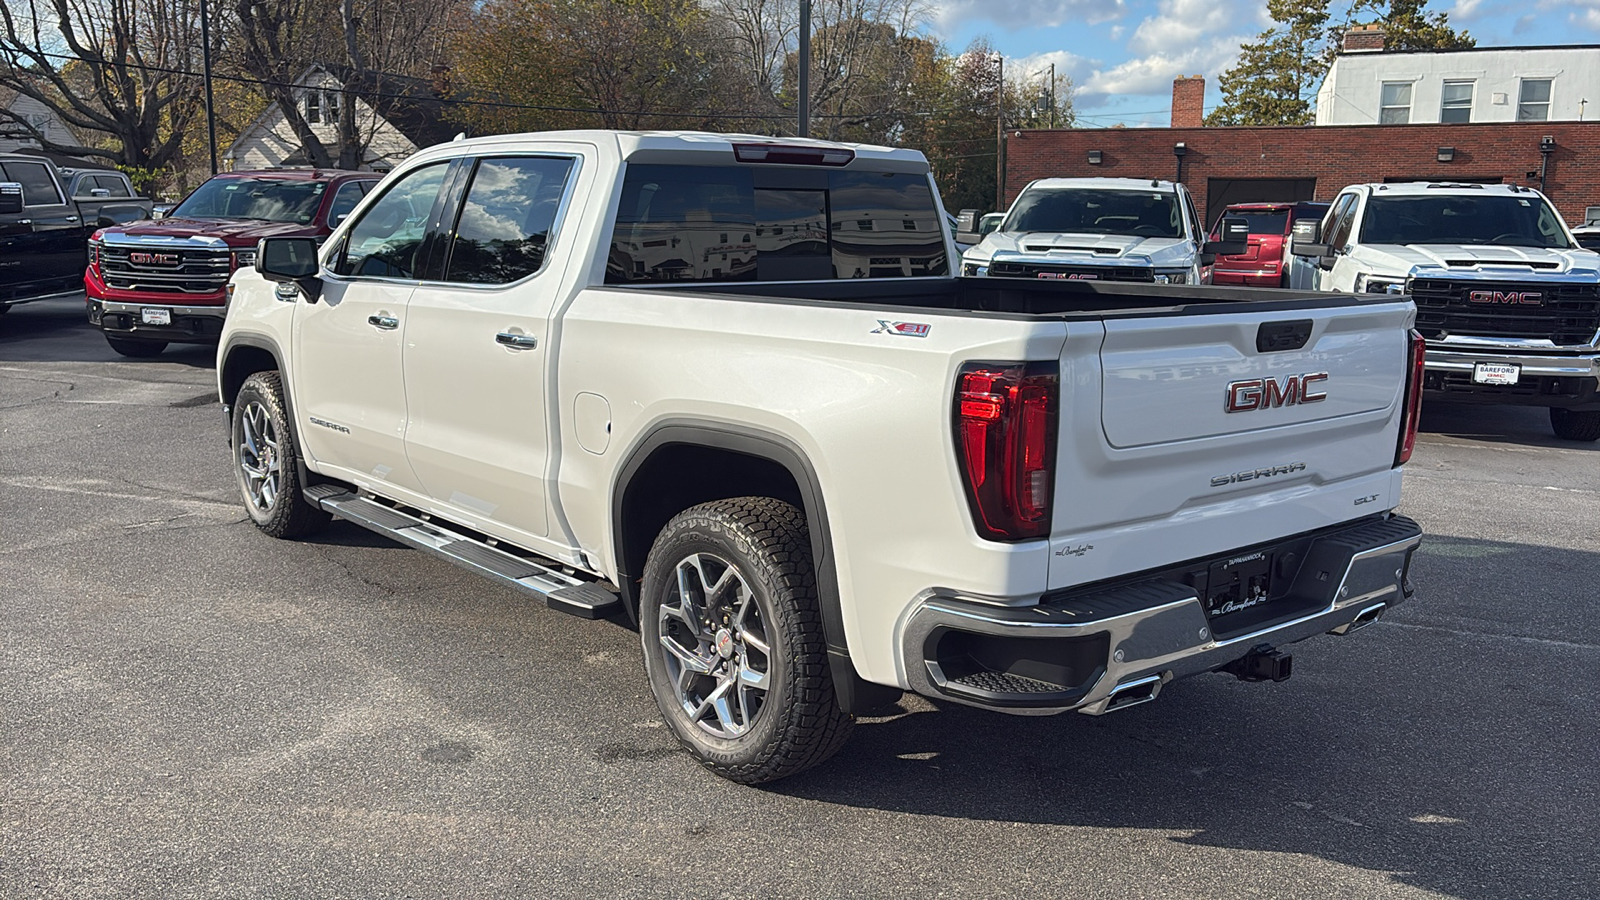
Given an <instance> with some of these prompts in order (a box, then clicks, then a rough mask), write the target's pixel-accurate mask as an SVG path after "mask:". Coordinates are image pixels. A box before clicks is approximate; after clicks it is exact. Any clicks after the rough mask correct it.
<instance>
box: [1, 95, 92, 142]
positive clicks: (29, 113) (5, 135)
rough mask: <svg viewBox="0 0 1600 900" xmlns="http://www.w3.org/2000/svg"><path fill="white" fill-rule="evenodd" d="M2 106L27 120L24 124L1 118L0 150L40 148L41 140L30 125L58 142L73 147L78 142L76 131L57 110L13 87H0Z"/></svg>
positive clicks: (24, 120)
mask: <svg viewBox="0 0 1600 900" xmlns="http://www.w3.org/2000/svg"><path fill="white" fill-rule="evenodd" d="M0 109H5V110H7V111H8V112H10V113H11V114H12V115H14V116H16V117H17V118H20V119H21V120H22V121H23V122H26V123H27V127H25V126H23V125H20V124H18V123H17V122H14V121H0V153H9V152H11V151H13V150H17V149H21V148H30V149H37V148H38V147H39V139H38V138H36V137H34V136H33V133H32V132H31V131H29V130H28V128H29V127H32V128H34V129H37V130H38V131H39V132H40V133H42V134H43V135H44V136H45V137H46V138H48V139H49V140H51V141H53V142H55V143H56V144H59V145H63V146H68V147H71V146H73V145H75V144H77V143H79V141H78V135H77V133H75V132H74V131H73V130H72V129H71V128H70V127H68V126H67V123H66V122H64V121H62V119H61V116H60V115H59V114H58V113H57V112H56V111H55V110H53V109H51V108H50V107H48V106H46V105H44V104H43V103H40V102H39V101H37V100H35V99H33V98H32V97H28V96H25V95H23V94H20V93H18V92H17V91H16V90H14V89H12V88H0Z"/></svg>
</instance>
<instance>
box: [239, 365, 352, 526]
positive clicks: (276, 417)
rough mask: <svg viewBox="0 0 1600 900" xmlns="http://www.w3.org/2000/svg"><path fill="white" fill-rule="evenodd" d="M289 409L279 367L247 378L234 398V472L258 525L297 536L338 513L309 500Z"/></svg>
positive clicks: (251, 514)
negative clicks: (333, 512)
mask: <svg viewBox="0 0 1600 900" xmlns="http://www.w3.org/2000/svg"><path fill="white" fill-rule="evenodd" d="M287 409H288V407H287V405H286V404H285V403H284V401H283V382H282V380H280V379H279V377H278V373H277V372H257V373H255V374H254V375H251V376H250V377H249V378H246V379H245V381H244V385H243V386H242V387H240V388H239V395H238V396H237V397H236V398H235V399H234V401H233V473H234V480H235V481H236V482H238V485H239V494H240V498H241V499H242V500H243V501H244V508H245V512H247V513H249V515H250V520H251V521H252V522H254V523H255V525H256V527H257V528H259V529H261V530H262V531H263V532H266V533H267V534H270V535H272V536H273V537H275V538H291V539H292V538H301V537H306V536H308V535H311V534H314V533H316V532H318V531H320V530H322V528H323V527H324V526H326V525H327V524H328V521H329V520H330V519H331V518H333V517H332V516H331V515H330V514H328V513H327V512H324V511H323V510H321V509H319V508H318V507H316V506H313V505H312V504H310V503H308V502H306V496H305V492H304V488H305V486H304V485H302V484H301V483H300V467H299V465H298V464H297V463H298V460H299V458H300V451H299V447H298V445H297V444H296V443H295V436H294V429H293V427H292V426H291V425H290V423H289V416H288V413H287ZM268 485H270V486H271V488H270V490H268V489H267V487H268Z"/></svg>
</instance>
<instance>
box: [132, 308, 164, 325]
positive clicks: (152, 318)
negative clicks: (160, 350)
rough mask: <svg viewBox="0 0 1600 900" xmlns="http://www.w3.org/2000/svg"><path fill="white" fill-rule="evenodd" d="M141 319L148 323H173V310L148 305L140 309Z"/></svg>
mask: <svg viewBox="0 0 1600 900" xmlns="http://www.w3.org/2000/svg"><path fill="white" fill-rule="evenodd" d="M139 321H140V322H142V323H144V324H146V325H171V324H172V310H170V309H165V308H163V307H160V306H146V307H145V308H144V309H141V310H139Z"/></svg>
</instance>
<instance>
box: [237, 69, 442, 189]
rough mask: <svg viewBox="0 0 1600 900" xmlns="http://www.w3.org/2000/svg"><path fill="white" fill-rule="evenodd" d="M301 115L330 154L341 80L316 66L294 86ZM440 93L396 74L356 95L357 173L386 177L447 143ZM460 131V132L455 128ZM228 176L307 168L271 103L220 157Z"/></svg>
mask: <svg viewBox="0 0 1600 900" xmlns="http://www.w3.org/2000/svg"><path fill="white" fill-rule="evenodd" d="M295 84H296V85H297V86H298V87H297V89H296V91H295V95H296V101H297V103H298V104H299V106H300V115H301V116H303V117H304V118H305V120H306V124H307V125H309V126H310V127H311V130H312V132H313V133H315V134H316V136H317V138H318V140H320V141H322V143H323V146H325V147H327V148H328V149H329V151H330V152H336V151H335V148H337V146H338V141H339V126H338V123H339V112H340V109H339V104H340V102H341V101H342V99H343V97H344V94H343V93H342V92H341V90H340V88H341V84H342V82H341V80H340V79H339V78H338V77H336V76H335V75H334V74H333V73H331V72H329V71H328V70H327V69H325V68H323V67H321V66H314V67H312V68H311V69H309V70H307V71H306V73H305V74H303V75H301V76H300V78H298V79H297V80H296V82H295ZM440 93H442V91H440V90H436V86H434V85H429V84H428V83H426V82H423V81H422V80H420V79H415V78H403V77H401V76H396V75H387V74H385V75H375V76H373V81H372V84H371V85H370V88H369V89H367V90H364V91H361V92H358V96H356V97H355V99H354V102H355V104H356V130H357V132H358V133H359V134H360V136H361V139H362V140H363V141H365V142H366V145H367V147H366V153H365V155H364V157H363V159H362V164H361V168H363V169H371V170H372V171H375V172H387V171H389V170H390V169H392V168H394V167H395V165H396V164H397V163H399V162H400V161H401V160H403V159H405V158H406V157H408V156H410V155H411V154H413V153H415V152H417V151H418V150H420V149H421V148H423V147H427V146H431V145H433V144H436V143H439V142H441V141H444V140H448V139H449V138H450V136H451V135H453V134H455V130H452V128H451V126H449V125H448V124H447V123H444V122H443V121H442V119H441V116H440V112H441V110H442V109H443V107H444V102H443V101H442V99H441V98H440V96H439V94H440ZM457 130H458V129H457ZM222 165H223V168H224V169H226V170H228V171H242V170H246V169H268V168H272V167H274V166H285V165H288V166H294V165H306V156H305V153H304V151H303V149H302V148H301V146H300V140H299V138H298V137H296V136H295V133H294V129H293V128H291V127H289V121H288V119H287V118H285V116H284V114H283V110H282V109H280V108H279V107H278V104H277V103H272V104H270V105H269V106H268V107H267V108H266V110H264V111H263V112H262V113H261V115H260V116H257V117H256V120H255V121H254V122H251V123H250V124H249V125H247V126H245V129H244V130H243V131H241V132H240V133H239V137H238V139H237V140H235V141H234V142H233V144H232V145H231V146H229V147H228V149H227V150H226V151H225V152H224V153H223V154H222Z"/></svg>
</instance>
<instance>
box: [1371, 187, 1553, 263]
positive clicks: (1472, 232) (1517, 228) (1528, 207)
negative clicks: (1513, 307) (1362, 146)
mask: <svg viewBox="0 0 1600 900" xmlns="http://www.w3.org/2000/svg"><path fill="white" fill-rule="evenodd" d="M1361 243H1363V244H1499V245H1502V246H1508V247H1545V248H1549V249H1553V250H1566V249H1570V248H1571V247H1572V242H1571V240H1570V239H1569V238H1568V237H1567V233H1566V230H1565V229H1563V228H1562V227H1561V219H1560V217H1559V216H1557V215H1556V211H1555V210H1553V209H1551V208H1550V204H1548V203H1546V202H1545V201H1544V199H1543V198H1541V197H1539V196H1538V195H1536V194H1529V195H1526V196H1505V195H1499V196H1495V195H1489V196H1482V197H1472V196H1462V195H1460V194H1452V195H1441V196H1436V197H1374V198H1372V201H1371V203H1370V204H1369V205H1368V206H1367V214H1366V219H1365V220H1364V221H1363V222H1362V224H1361Z"/></svg>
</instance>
